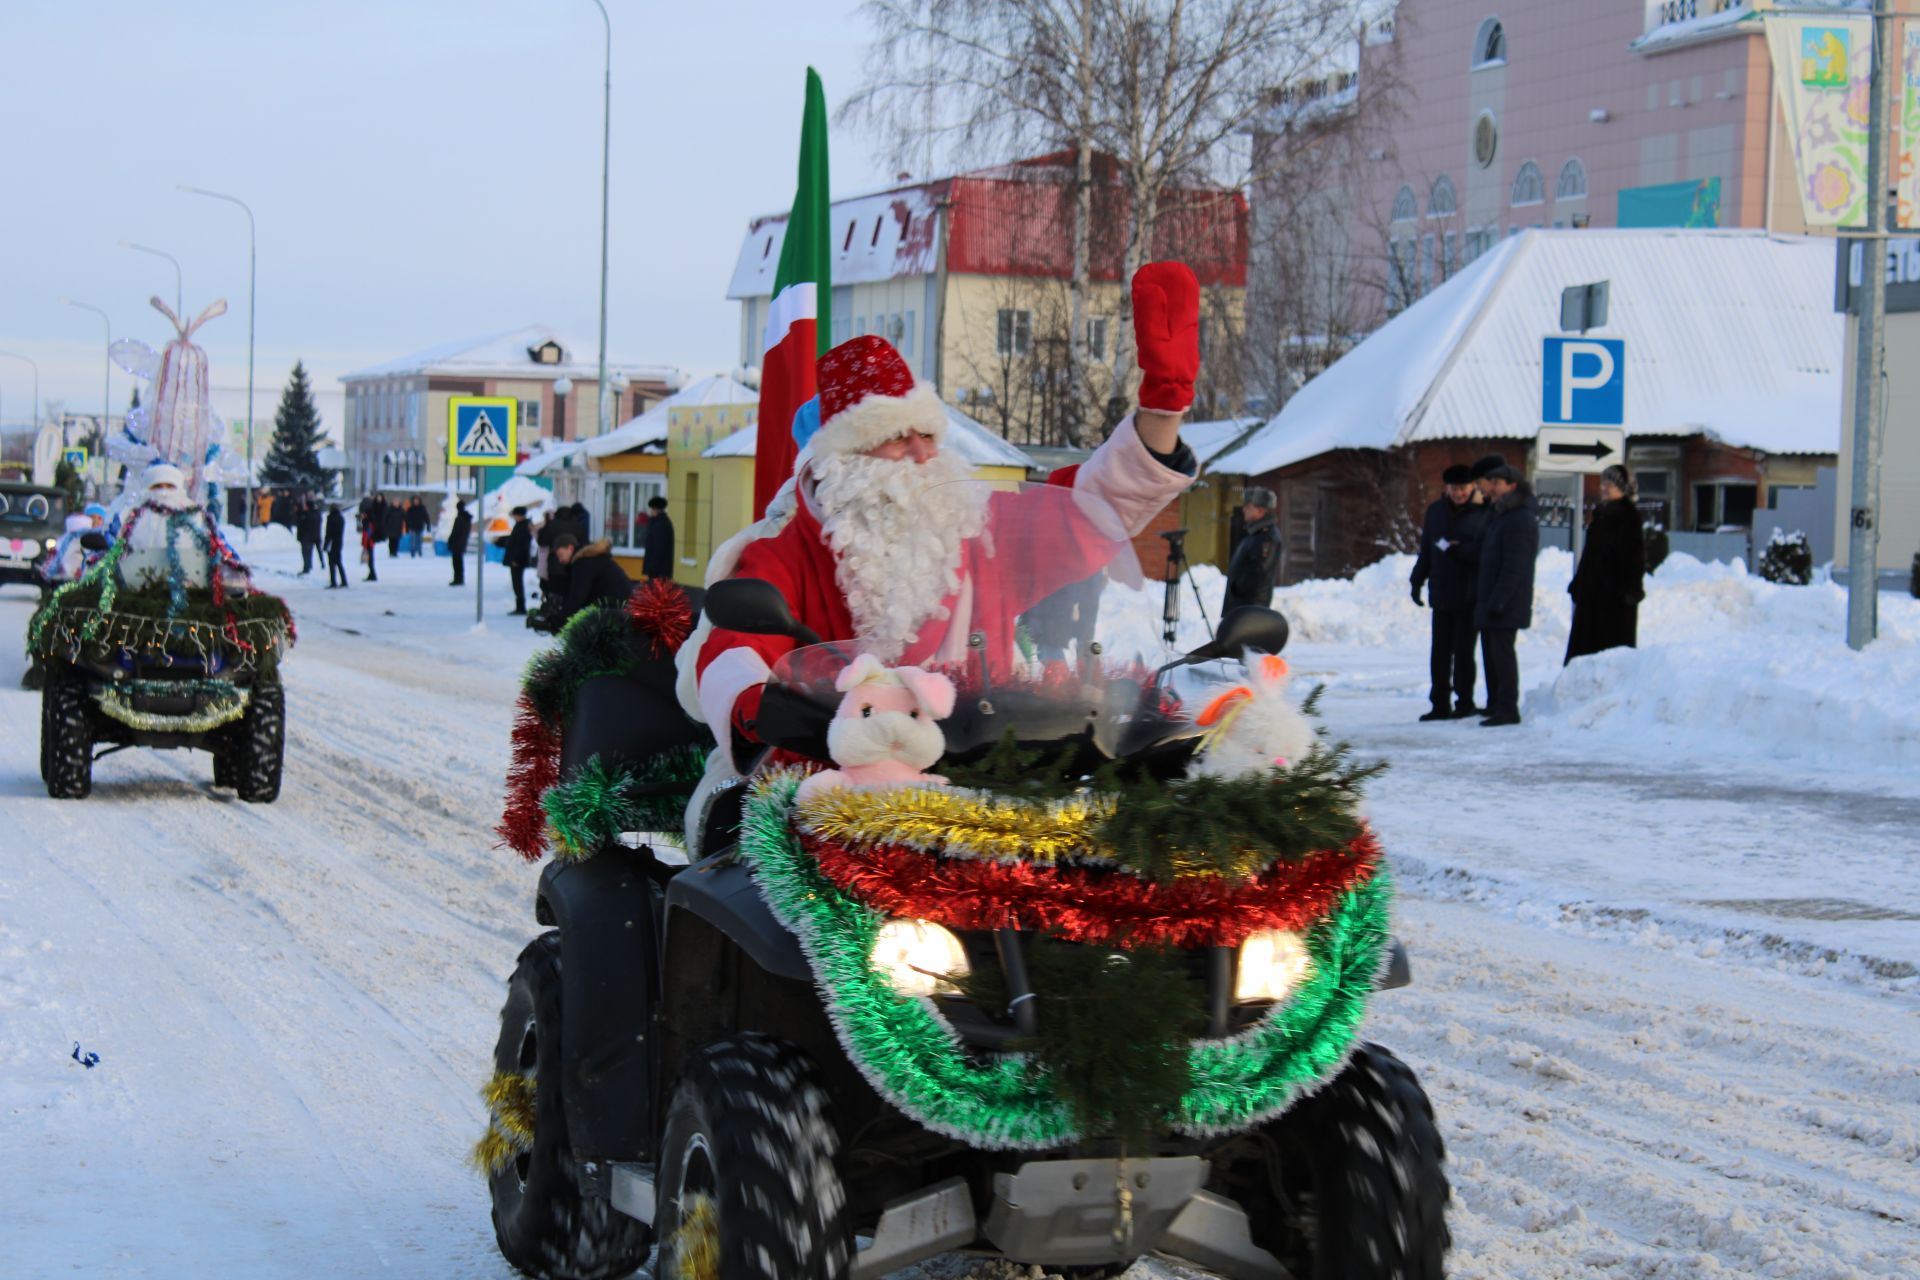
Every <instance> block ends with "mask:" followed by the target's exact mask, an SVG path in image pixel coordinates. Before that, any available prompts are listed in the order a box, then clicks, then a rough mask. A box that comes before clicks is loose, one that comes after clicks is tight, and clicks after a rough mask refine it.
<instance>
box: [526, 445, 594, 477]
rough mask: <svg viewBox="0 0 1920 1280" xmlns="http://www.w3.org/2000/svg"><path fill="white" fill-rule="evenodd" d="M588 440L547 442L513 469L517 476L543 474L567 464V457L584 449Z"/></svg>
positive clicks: (575, 454)
mask: <svg viewBox="0 0 1920 1280" xmlns="http://www.w3.org/2000/svg"><path fill="white" fill-rule="evenodd" d="M588 443H589V442H588V441H585V440H569V441H567V442H566V443H564V444H554V443H552V442H549V443H548V444H547V447H546V448H544V449H541V450H540V451H539V452H537V453H535V454H533V455H532V456H530V457H529V458H528V459H527V460H526V461H525V462H523V463H521V464H520V465H519V466H517V467H515V468H514V469H513V474H515V475H517V476H543V475H545V474H546V473H547V472H549V471H556V470H558V469H560V468H561V467H564V466H566V465H567V459H568V458H572V457H575V456H577V455H578V454H580V453H581V452H582V451H583V450H585V449H586V447H587V445H588Z"/></svg>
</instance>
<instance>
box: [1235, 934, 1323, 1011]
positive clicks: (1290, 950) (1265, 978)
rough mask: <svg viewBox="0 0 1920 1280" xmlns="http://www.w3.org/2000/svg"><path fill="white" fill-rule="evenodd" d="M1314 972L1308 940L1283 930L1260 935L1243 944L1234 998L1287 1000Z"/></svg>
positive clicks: (1241, 945) (1237, 999) (1255, 935)
mask: <svg viewBox="0 0 1920 1280" xmlns="http://www.w3.org/2000/svg"><path fill="white" fill-rule="evenodd" d="M1312 968H1313V957H1312V956H1310V955H1308V954H1307V940H1306V939H1305V938H1304V937H1302V936H1301V935H1299V934H1297V933H1288V932H1286V931H1285V930H1283V929H1268V930H1266V931H1264V932H1261V933H1256V934H1254V935H1253V936H1252V937H1250V938H1248V939H1247V940H1246V941H1245V942H1243V943H1241V944H1240V972H1239V974H1238V975H1237V976H1236V977H1235V978H1234V983H1233V998H1234V999H1235V1000H1236V1001H1240V1000H1285V999H1286V998H1287V997H1288V996H1289V995H1291V994H1293V989H1294V988H1295V987H1297V986H1299V985H1300V983H1301V981H1302V980H1303V979H1305V978H1306V976H1307V973H1308V972H1309V971H1310V970H1311V969H1312Z"/></svg>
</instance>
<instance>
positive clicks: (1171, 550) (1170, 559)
mask: <svg viewBox="0 0 1920 1280" xmlns="http://www.w3.org/2000/svg"><path fill="white" fill-rule="evenodd" d="M1160 536H1161V537H1163V538H1165V539H1166V540H1167V578H1166V582H1167V594H1166V598H1165V601H1164V603H1163V604H1162V605H1161V607H1160V637H1161V639H1163V640H1165V641H1166V642H1167V643H1168V644H1169V645H1171V644H1176V643H1178V637H1179V634H1180V578H1181V576H1182V575H1183V574H1184V575H1185V576H1186V580H1187V585H1188V586H1190V587H1192V588H1193V602H1194V603H1195V604H1196V605H1198V606H1199V607H1200V621H1202V622H1204V623H1206V624H1207V634H1208V635H1212V634H1213V620H1212V619H1211V618H1209V617H1208V616H1207V602H1206V601H1205V600H1204V599H1202V598H1201V595H1200V584H1199V583H1197V582H1195V581H1194V580H1193V566H1192V565H1190V564H1188V563H1187V531H1186V530H1185V529H1168V530H1167V531H1166V532H1165V533H1162V534H1161V535H1160Z"/></svg>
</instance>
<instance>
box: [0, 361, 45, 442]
mask: <svg viewBox="0 0 1920 1280" xmlns="http://www.w3.org/2000/svg"><path fill="white" fill-rule="evenodd" d="M0 360H24V361H25V362H26V363H28V364H30V365H32V366H33V429H34V430H35V431H38V430H39V429H40V365H39V364H38V363H37V362H36V361H35V360H34V359H33V357H31V356H23V355H19V354H17V353H15V352H12V351H0Z"/></svg>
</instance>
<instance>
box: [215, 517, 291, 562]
mask: <svg viewBox="0 0 1920 1280" xmlns="http://www.w3.org/2000/svg"><path fill="white" fill-rule="evenodd" d="M220 534H221V536H222V537H224V538H225V539H226V540H227V542H228V544H229V545H231V546H232V547H234V548H235V549H237V550H238V551H239V552H240V555H241V558H243V559H244V558H246V557H248V556H251V555H254V554H257V553H259V552H262V551H295V552H297V551H299V550H300V538H299V536H298V535H297V534H295V533H294V531H293V530H291V529H289V528H287V526H285V525H283V524H257V525H255V526H253V532H252V534H251V535H249V534H248V532H247V531H246V530H245V529H243V528H241V527H240V526H239V525H237V524H223V525H221V526H220Z"/></svg>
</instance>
